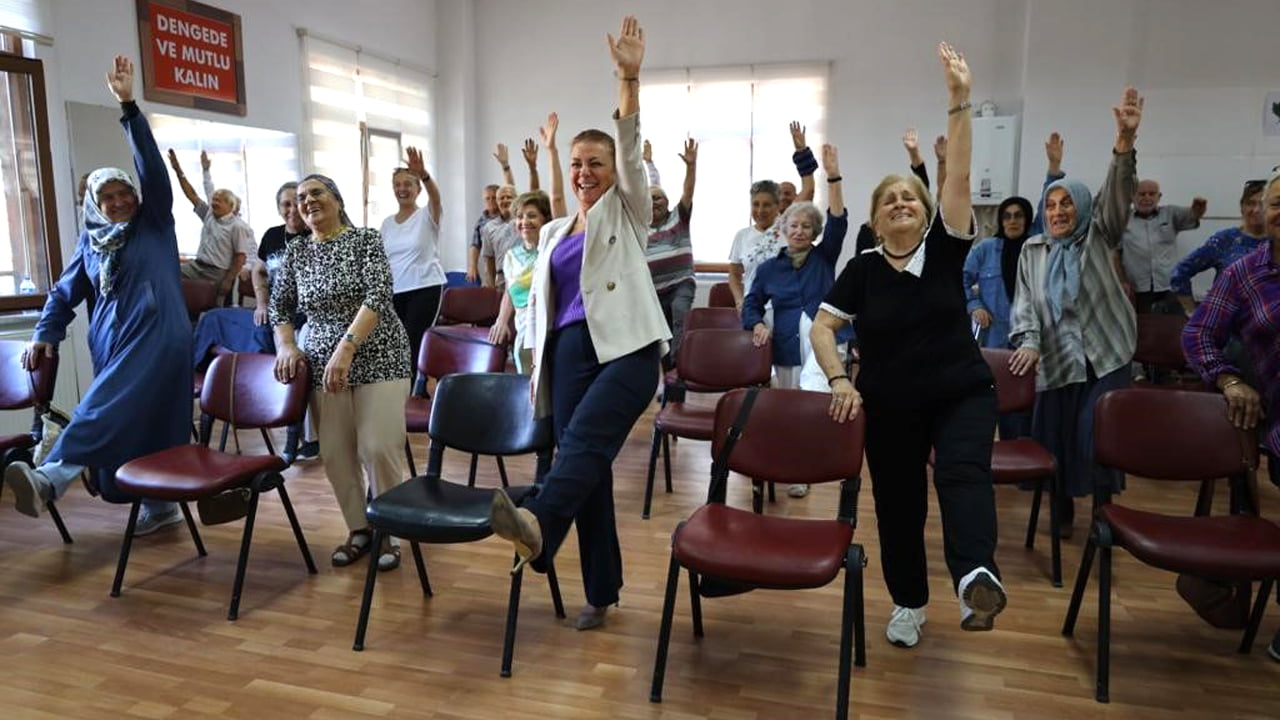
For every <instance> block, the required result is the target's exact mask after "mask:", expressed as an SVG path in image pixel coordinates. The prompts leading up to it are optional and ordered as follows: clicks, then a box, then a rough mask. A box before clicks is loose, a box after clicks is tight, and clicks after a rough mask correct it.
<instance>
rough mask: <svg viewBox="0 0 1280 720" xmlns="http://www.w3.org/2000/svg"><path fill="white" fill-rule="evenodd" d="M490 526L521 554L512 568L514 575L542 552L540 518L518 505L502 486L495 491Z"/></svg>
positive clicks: (494, 532)
mask: <svg viewBox="0 0 1280 720" xmlns="http://www.w3.org/2000/svg"><path fill="white" fill-rule="evenodd" d="M489 527H491V528H492V529H493V534H494V535H497V536H498V537H500V538H502V539H503V540H506V541H507V542H509V543H511V544H512V545H514V546H515V550H516V554H517V555H519V556H520V559H519V561H517V562H516V564H515V567H513V568H511V574H512V575H515V574H516V573H518V572H520V570H522V569H523V568H524V566H525V565H526V564H527V563H528V562H529V561H530V560H533V559H534V558H537V557H538V556H539V555H541V554H542V528H541V527H539V526H538V518H537V517H536V516H535V515H534V514H533V513H532V512H530V511H528V510H526V509H524V508H518V507H516V504H515V503H513V502H511V496H509V495H507V492H506V491H505V490H503V489H501V488H499V489H497V490H495V491H494V492H493V504H492V505H490V506H489Z"/></svg>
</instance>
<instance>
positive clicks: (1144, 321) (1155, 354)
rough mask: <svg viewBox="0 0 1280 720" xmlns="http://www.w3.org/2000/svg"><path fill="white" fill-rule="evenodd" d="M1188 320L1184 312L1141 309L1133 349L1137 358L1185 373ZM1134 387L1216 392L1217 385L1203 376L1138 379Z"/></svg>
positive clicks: (1170, 370)
mask: <svg viewBox="0 0 1280 720" xmlns="http://www.w3.org/2000/svg"><path fill="white" fill-rule="evenodd" d="M1186 324H1187V319H1186V318H1184V317H1182V316H1181V315H1164V314H1161V313H1139V314H1138V342H1137V347H1136V348H1135V349H1134V352H1133V361H1134V362H1136V363H1141V364H1142V365H1146V366H1148V367H1151V368H1155V369H1158V370H1163V371H1166V372H1169V373H1178V374H1180V375H1181V374H1184V373H1187V372H1189V371H1190V368H1188V366H1187V356H1186V355H1185V354H1184V353H1183V352H1182V328H1183V327H1184V326H1185V325H1186ZM1134 387H1154V388H1162V389H1176V390H1200V391H1204V392H1215V389H1214V388H1211V387H1209V386H1208V385H1205V384H1204V383H1203V382H1201V381H1200V380H1199V379H1195V380H1192V381H1190V382H1175V383H1161V384H1157V383H1153V382H1148V381H1142V382H1135V383H1134Z"/></svg>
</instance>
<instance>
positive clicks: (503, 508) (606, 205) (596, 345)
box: [491, 16, 671, 630]
mask: <svg viewBox="0 0 1280 720" xmlns="http://www.w3.org/2000/svg"><path fill="white" fill-rule="evenodd" d="M609 49H610V53H611V54H612V56H613V64H614V67H615V70H616V73H617V77H618V96H619V97H618V109H617V110H616V111H615V113H614V121H615V126H616V130H617V140H616V142H615V140H614V138H613V137H610V136H609V135H608V134H606V133H604V132H601V131H600V130H585V131H583V132H581V133H578V135H577V136H576V137H575V138H574V139H573V145H572V148H571V150H570V154H569V185H570V187H571V188H572V189H573V193H574V195H575V196H576V197H577V198H578V212H577V214H576V215H574V216H573V217H571V218H564V219H562V220H553V221H552V222H550V223H548V224H547V225H545V226H543V228H542V244H541V249H540V250H539V252H538V260H537V263H536V264H535V265H534V271H533V286H532V289H531V290H530V295H529V313H530V315H531V322H532V323H533V324H532V330H533V379H532V382H531V385H532V393H533V401H534V412H535V413H536V414H537V415H538V416H540V417H541V416H547V415H550V416H551V424H552V427H553V432H554V435H555V437H556V442H557V443H558V449H557V453H556V458H555V462H554V463H553V465H552V467H551V469H550V470H549V471H548V472H547V475H546V477H545V478H544V480H543V482H542V484H541V486H540V487H539V488H538V490H537V491H536V494H534V495H532V496H530V497H528V498H527V499H525V501H524V506H523V507H521V508H516V507H515V506H514V505H513V504H512V503H511V499H510V498H509V497H508V496H507V495H506V493H505V492H503V491H502V490H499V491H497V493H496V494H495V495H494V499H493V509H492V513H491V519H492V523H493V530H494V532H495V533H497V534H498V535H499V536H501V537H503V538H506V539H507V540H510V541H511V542H512V543H513V544H514V545H515V548H516V552H517V553H518V554H519V555H520V558H521V560H520V563H519V565H518V566H517V568H518V567H519V566H520V565H523V564H524V563H525V562H528V561H529V560H530V559H533V558H537V557H539V556H541V557H543V558H552V557H554V556H555V553H556V551H557V550H558V549H559V547H560V544H561V542H563V541H564V538H565V535H566V534H567V533H568V531H569V525H570V524H571V523H576V524H577V527H578V548H579V551H580V554H581V557H582V580H583V584H584V585H585V588H586V596H587V603H586V605H584V606H583V608H582V612H581V613H580V614H579V615H578V620H577V627H578V629H580V630H586V629H589V628H593V627H597V626H599V625H600V624H601V623H602V622H604V617H605V611H606V609H607V608H608V606H610V605H612V604H614V603H616V602H617V601H618V590H619V589H620V588H621V587H622V553H621V550H620V548H619V545H618V529H617V524H616V522H615V520H614V510H613V460H614V458H615V457H616V456H617V454H618V451H619V450H620V449H622V445H623V443H624V442H625V441H626V439H627V434H628V433H629V432H630V431H631V427H632V426H633V425H634V424H635V422H636V420H637V419H638V418H639V417H640V414H641V413H643V412H644V410H645V408H647V407H648V406H649V402H650V400H652V398H653V392H654V388H655V381H656V377H657V373H658V362H659V358H660V357H661V356H662V354H663V352H664V351H665V349H666V348H665V347H664V346H665V345H666V341H667V340H668V339H670V338H671V333H670V331H669V330H667V323H666V319H665V318H664V317H663V316H662V306H661V305H659V304H658V295H657V293H656V292H655V291H654V289H653V282H652V280H650V278H649V270H648V267H647V264H646V262H645V256H644V248H645V244H646V242H647V240H648V237H649V224H650V221H651V220H652V218H651V214H652V211H653V205H652V202H651V200H650V198H649V191H648V185H647V183H646V182H645V174H644V166H643V165H642V164H641V161H640V127H639V119H640V64H641V61H642V60H643V58H644V33H643V32H642V31H641V29H640V24H639V22H637V21H636V19H635V18H634V17H631V16H627V17H626V18H625V19H624V20H623V21H622V31H621V33H620V34H619V35H618V37H617V38H616V39H615V38H614V37H613V36H612V35H610V36H609Z"/></svg>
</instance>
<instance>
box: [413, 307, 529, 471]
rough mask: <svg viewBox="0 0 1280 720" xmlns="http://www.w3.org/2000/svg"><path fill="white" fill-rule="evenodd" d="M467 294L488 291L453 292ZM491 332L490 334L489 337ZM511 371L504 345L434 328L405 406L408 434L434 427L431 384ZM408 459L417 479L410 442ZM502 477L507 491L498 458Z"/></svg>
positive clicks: (425, 340)
mask: <svg viewBox="0 0 1280 720" xmlns="http://www.w3.org/2000/svg"><path fill="white" fill-rule="evenodd" d="M455 289H465V290H484V289H488V288H450V290H449V291H452V290H455ZM487 333H488V331H486V335H487ZM506 367H507V350H506V348H504V347H502V346H500V345H492V344H490V343H489V342H488V340H480V339H475V338H470V337H466V336H460V335H455V334H452V333H449V332H446V331H445V329H444V328H439V327H433V328H430V329H428V330H427V331H426V332H425V333H423V334H422V346H421V347H419V348H418V377H417V379H416V380H415V381H414V387H413V393H412V394H410V395H409V397H408V398H407V399H406V400H405V403H404V424H405V431H406V432H409V433H426V432H428V431H429V430H430V427H431V395H430V393H429V392H428V391H427V385H428V383H429V382H430V381H432V380H435V381H437V382H438V381H439V380H440V378H443V377H444V376H446V375H453V374H455V373H500V372H503V371H504V370H506ZM404 454H405V458H406V459H407V460H408V461H409V477H417V475H418V468H417V466H416V465H415V464H414V462H413V450H412V448H410V446H409V441H408V440H405V443H404ZM479 458H480V456H479V455H475V454H473V455H472V456H471V478H470V486H472V487H474V486H475V484H476V464H477V463H478V462H479ZM497 461H498V474H499V476H500V477H501V478H502V486H503V487H507V468H506V466H505V465H504V464H503V462H502V457H501V456H497Z"/></svg>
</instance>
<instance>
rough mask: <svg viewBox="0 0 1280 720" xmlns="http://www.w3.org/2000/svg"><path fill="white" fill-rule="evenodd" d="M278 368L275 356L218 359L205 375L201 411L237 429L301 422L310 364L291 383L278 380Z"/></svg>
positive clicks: (238, 355)
mask: <svg viewBox="0 0 1280 720" xmlns="http://www.w3.org/2000/svg"><path fill="white" fill-rule="evenodd" d="M275 365H276V356H275V355H263V354H258V353H227V354H226V355H218V356H217V357H215V358H214V359H213V362H211V363H209V369H208V370H206V371H205V375H204V387H203V388H202V389H201V391H200V411H201V412H203V413H205V414H207V415H209V416H211V417H213V418H214V419H216V420H222V421H224V422H229V423H231V424H232V425H234V426H235V427H237V428H274V427H283V426H285V425H292V424H294V423H296V422H300V421H301V420H302V418H303V416H304V415H305V414H306V412H307V396H308V395H309V394H310V391H311V373H310V370H309V368H308V367H307V363H306V361H303V362H302V363H301V367H300V368H299V369H298V373H297V374H296V375H294V376H293V380H290V381H289V382H288V383H282V382H280V381H279V380H276V377H275Z"/></svg>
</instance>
